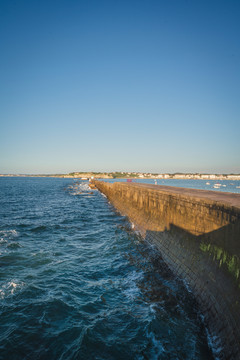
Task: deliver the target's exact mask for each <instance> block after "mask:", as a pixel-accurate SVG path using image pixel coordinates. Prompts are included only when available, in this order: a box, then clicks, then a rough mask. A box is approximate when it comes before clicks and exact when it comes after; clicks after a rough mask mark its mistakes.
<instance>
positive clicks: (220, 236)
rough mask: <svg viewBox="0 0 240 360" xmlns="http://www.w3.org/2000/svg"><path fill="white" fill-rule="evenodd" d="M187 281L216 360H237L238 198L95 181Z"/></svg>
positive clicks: (239, 340)
mask: <svg viewBox="0 0 240 360" xmlns="http://www.w3.org/2000/svg"><path fill="white" fill-rule="evenodd" d="M93 183H94V185H95V186H96V188H97V189H98V190H100V191H101V192H102V193H103V194H105V195H106V196H107V198H108V199H109V200H110V202H111V203H112V204H113V205H114V206H115V208H116V209H117V210H118V211H120V212H121V214H123V215H126V216H128V218H129V220H130V221H131V222H132V223H133V224H134V226H135V228H136V230H138V231H140V233H141V234H142V236H143V237H144V238H145V239H146V240H147V241H149V242H151V243H154V244H155V245H156V247H157V248H158V249H159V250H160V252H161V254H162V256H163V258H164V260H165V262H166V263H167V264H168V266H169V267H170V268H171V270H172V271H173V272H174V273H175V274H177V275H178V276H179V277H181V278H182V279H184V280H185V281H187V283H188V285H189V287H190V289H191V290H192V291H193V293H194V294H195V296H196V299H197V300H198V303H199V306H200V308H201V310H202V312H203V314H204V317H205V322H206V324H207V327H208V329H209V332H210V334H211V335H212V336H214V337H217V340H216V341H215V342H216V343H218V347H219V349H220V348H221V350H219V358H220V359H234V360H235V359H239V358H240V355H239V354H240V195H239V194H230V193H220V192H214V191H204V190H193V189H184V188H175V187H169V186H159V185H148V184H137V183H119V182H116V183H113V184H112V183H107V182H102V181H94V182H93Z"/></svg>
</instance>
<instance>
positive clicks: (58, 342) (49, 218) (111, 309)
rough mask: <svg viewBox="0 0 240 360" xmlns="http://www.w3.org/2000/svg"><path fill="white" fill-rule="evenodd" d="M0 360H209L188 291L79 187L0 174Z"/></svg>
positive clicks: (98, 199) (96, 196) (100, 201)
mask: <svg viewBox="0 0 240 360" xmlns="http://www.w3.org/2000/svg"><path fill="white" fill-rule="evenodd" d="M0 203H1V204H0V359H4V360H5V359H6V360H15V359H19V360H20V359H21V360H22V359H29V360H30V359H31V360H37V359H44V360H45V359H46V360H47V359H49V360H54V359H57V360H60V359H61V360H67V359H99V360H100V359H102V360H107V359H123V360H128V359H129V360H131V359H142V360H145V359H166V360H169V359H170V360H171V359H172V360H177V359H179V360H185V359H186V360H190V359H192V360H198V359H201V360H207V359H213V355H212V350H211V346H210V343H211V341H210V339H209V337H208V336H207V332H206V330H205V327H204V325H203V317H202V316H201V313H200V312H199V310H198V307H197V305H196V302H195V300H194V298H193V297H192V294H191V292H189V291H188V290H187V288H186V287H185V286H184V283H183V282H182V281H181V280H179V279H178V278H176V277H175V276H174V275H173V274H172V273H171V271H170V270H169V269H168V267H167V265H166V264H165V263H164V262H163V261H162V258H161V255H160V254H159V252H157V251H156V249H154V247H152V246H150V245H149V244H147V243H146V242H143V241H142V240H141V238H140V237H139V236H138V235H137V234H135V233H134V232H133V230H132V229H131V224H129V223H128V221H127V219H126V218H125V217H123V216H120V214H118V213H117V212H116V211H115V210H114V208H113V207H112V206H111V205H110V204H109V203H108V201H107V199H106V198H105V197H104V196H103V195H101V194H100V193H99V192H98V191H96V190H90V189H89V187H88V184H87V182H84V181H74V180H73V179H57V178H21V177H16V178H14V177H13V178H7V177H6V178H0Z"/></svg>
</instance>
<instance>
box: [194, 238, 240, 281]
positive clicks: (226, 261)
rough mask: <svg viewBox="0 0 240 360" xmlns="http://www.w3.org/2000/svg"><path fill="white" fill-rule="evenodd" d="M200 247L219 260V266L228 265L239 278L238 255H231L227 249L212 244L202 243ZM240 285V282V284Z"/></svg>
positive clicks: (232, 273)
mask: <svg viewBox="0 0 240 360" xmlns="http://www.w3.org/2000/svg"><path fill="white" fill-rule="evenodd" d="M200 249H201V250H202V251H203V252H205V253H208V254H209V255H210V256H211V258H212V259H213V261H217V262H218V265H219V267H221V266H223V265H226V267H227V269H228V271H229V273H230V274H231V275H233V276H234V277H235V278H236V279H237V280H238V279H239V275H240V259H239V257H238V256H237V255H233V256H231V255H230V254H229V253H228V252H227V251H226V250H224V249H222V248H221V247H218V246H216V245H212V244H206V243H201V244H200ZM239 287H240V284H239Z"/></svg>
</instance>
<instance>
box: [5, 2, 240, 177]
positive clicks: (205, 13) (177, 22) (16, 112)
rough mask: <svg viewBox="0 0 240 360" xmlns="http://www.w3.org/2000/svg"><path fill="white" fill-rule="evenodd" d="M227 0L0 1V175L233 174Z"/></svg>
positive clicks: (234, 102) (236, 146) (238, 24)
mask: <svg viewBox="0 0 240 360" xmlns="http://www.w3.org/2000/svg"><path fill="white" fill-rule="evenodd" d="M239 19H240V1H239V0H236V1H234V0H225V1H222V0H207V1H205V0H198V1H197V0H175V1H174V0H164V1H163V0H156V1H155V0H145V1H143V0H95V1H94V0H65V1H64V0H56V1H53V0H39V1H35V0H29V1H26V0H21V1H19V0H0V46H1V48H0V173H57V172H71V171H89V170H93V171H114V170H116V171H117V170H120V171H148V172H160V173H161V172H177V171H181V172H217V173H219V172H220V173H221V172H224V173H231V172H233V173H240V20H239Z"/></svg>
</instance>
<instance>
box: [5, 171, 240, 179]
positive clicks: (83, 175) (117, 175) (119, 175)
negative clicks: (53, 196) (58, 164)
mask: <svg viewBox="0 0 240 360" xmlns="http://www.w3.org/2000/svg"><path fill="white" fill-rule="evenodd" d="M0 177H46V178H47V177H51V178H70V179H71V178H72V179H81V180H89V179H93V178H94V179H143V180H144V179H163V180H164V179H179V180H191V179H192V180H240V174H200V173H174V174H170V173H164V174H156V173H154V174H152V173H141V172H111V173H107V172H73V173H69V174H0Z"/></svg>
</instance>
